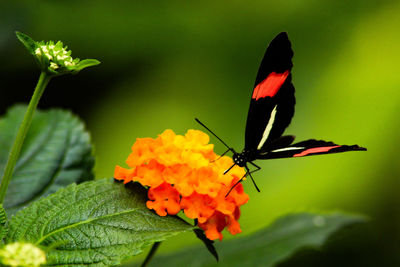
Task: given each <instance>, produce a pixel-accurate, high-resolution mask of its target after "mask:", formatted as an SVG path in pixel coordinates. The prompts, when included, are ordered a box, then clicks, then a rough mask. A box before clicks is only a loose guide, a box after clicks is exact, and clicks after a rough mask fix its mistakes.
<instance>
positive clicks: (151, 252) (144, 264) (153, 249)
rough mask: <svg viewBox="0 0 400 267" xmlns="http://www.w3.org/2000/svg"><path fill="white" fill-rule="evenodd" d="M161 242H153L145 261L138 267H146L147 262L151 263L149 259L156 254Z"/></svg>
mask: <svg viewBox="0 0 400 267" xmlns="http://www.w3.org/2000/svg"><path fill="white" fill-rule="evenodd" d="M160 244H161V242H155V243H154V244H153V246H152V247H151V250H150V252H149V254H147V256H146V259H145V260H144V262H143V263H142V265H140V267H146V266H147V265H148V264H149V262H150V261H151V259H152V258H153V256H154V254H156V251H157V249H158V247H159V246H160Z"/></svg>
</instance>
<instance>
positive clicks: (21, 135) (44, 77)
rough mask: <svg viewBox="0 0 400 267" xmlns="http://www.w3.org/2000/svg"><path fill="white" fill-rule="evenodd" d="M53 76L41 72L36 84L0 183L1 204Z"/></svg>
mask: <svg viewBox="0 0 400 267" xmlns="http://www.w3.org/2000/svg"><path fill="white" fill-rule="evenodd" d="M50 79H51V76H50V75H48V74H46V73H45V72H42V73H40V77H39V81H38V83H37V85H36V88H35V91H34V92H33V95H32V98H31V101H30V102H29V106H28V109H27V110H26V112H25V116H24V119H23V121H22V123H21V126H20V127H19V130H18V133H17V137H16V138H15V141H14V144H13V146H12V148H11V152H10V155H9V157H8V161H7V165H6V168H5V170H4V175H3V178H2V179H1V184H0V204H2V203H3V202H4V198H5V197H6V192H7V187H8V184H9V183H10V180H11V176H12V174H13V171H14V167H15V164H16V162H17V159H18V156H19V153H20V152H21V148H22V144H23V143H24V139H25V136H26V133H27V132H28V129H29V126H30V125H31V122H32V117H33V113H34V112H35V110H36V107H37V105H38V103H39V99H40V97H41V96H42V94H43V91H44V89H45V88H46V86H47V84H48V83H49V81H50Z"/></svg>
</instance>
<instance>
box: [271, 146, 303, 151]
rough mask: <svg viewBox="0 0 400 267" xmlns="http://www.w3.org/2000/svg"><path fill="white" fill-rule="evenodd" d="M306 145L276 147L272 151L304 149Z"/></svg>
mask: <svg viewBox="0 0 400 267" xmlns="http://www.w3.org/2000/svg"><path fill="white" fill-rule="evenodd" d="M304 148H305V147H295V146H291V147H284V148H279V149H275V150H272V151H270V152H283V151H289V150H298V149H304Z"/></svg>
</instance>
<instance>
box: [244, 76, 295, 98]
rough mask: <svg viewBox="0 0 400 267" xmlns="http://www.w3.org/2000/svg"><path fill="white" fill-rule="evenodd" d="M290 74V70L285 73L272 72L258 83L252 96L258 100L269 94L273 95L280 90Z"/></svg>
mask: <svg viewBox="0 0 400 267" xmlns="http://www.w3.org/2000/svg"><path fill="white" fill-rule="evenodd" d="M288 75H289V71H288V70H287V71H285V72H284V73H276V72H271V74H270V75H268V77H267V78H265V79H264V81H262V82H260V83H259V84H257V86H256V88H254V91H253V95H252V96H251V98H253V99H255V100H258V99H260V98H264V97H267V96H270V97H273V96H274V95H276V93H277V92H278V91H279V89H280V88H281V86H282V84H283V83H284V82H285V80H286V78H287V76H288Z"/></svg>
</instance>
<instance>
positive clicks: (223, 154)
mask: <svg viewBox="0 0 400 267" xmlns="http://www.w3.org/2000/svg"><path fill="white" fill-rule="evenodd" d="M229 151H232V149H231V148H229V149H228V150H227V151H225V152H224V153H222V154H221V155H220V156H219V157H218V158H216V159H214V160H212V161H210V163H212V162H215V161H217V160H219V159H220V158H222V157H223V156H225V155H226V153H228V152H229ZM232 152H234V151H232Z"/></svg>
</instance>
